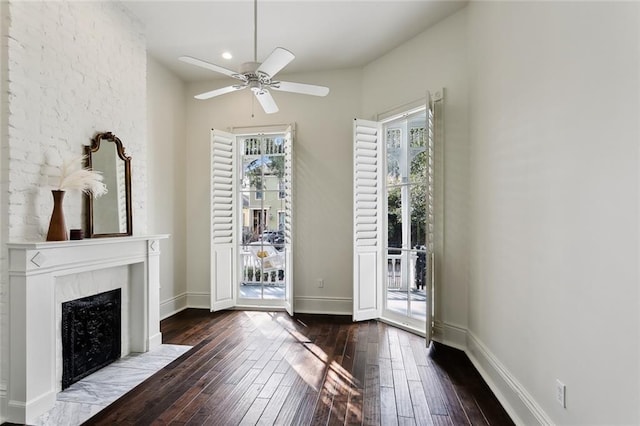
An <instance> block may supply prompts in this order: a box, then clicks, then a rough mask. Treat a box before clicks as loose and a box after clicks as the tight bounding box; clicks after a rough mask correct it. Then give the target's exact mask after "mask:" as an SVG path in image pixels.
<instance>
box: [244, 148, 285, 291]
mask: <svg viewBox="0 0 640 426" xmlns="http://www.w3.org/2000/svg"><path fill="white" fill-rule="evenodd" d="M284 144H285V139H284V137H282V136H271V135H269V136H252V137H246V138H243V139H242V140H241V147H240V148H241V149H240V152H241V153H242V161H241V164H242V170H241V176H242V185H241V186H242V191H241V193H242V234H243V238H242V244H241V247H240V250H239V253H240V257H241V259H240V274H239V275H240V282H239V287H240V289H239V295H240V299H245V302H247V301H249V300H252V301H255V302H258V301H262V300H270V301H276V300H277V301H284V299H285V276H284V274H285V270H286V267H285V260H286V258H287V257H286V250H285V245H284V231H283V229H282V224H283V217H284V213H285V212H286V208H287V206H286V205H285V199H284V196H283V188H284V180H285V166H284Z"/></svg>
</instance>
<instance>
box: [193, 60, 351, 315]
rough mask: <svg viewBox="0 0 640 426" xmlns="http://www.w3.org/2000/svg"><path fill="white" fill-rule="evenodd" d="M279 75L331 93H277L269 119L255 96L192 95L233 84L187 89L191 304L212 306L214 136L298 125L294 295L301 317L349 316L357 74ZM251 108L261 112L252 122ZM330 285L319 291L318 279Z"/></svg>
mask: <svg viewBox="0 0 640 426" xmlns="http://www.w3.org/2000/svg"><path fill="white" fill-rule="evenodd" d="M278 77H279V78H281V79H283V80H287V81H296V82H301V83H310V84H322V85H326V86H328V87H330V88H331V93H330V94H329V95H328V96H327V97H326V98H317V97H312V96H304V95H296V94H290V93H284V92H275V93H274V98H275V99H276V102H277V103H278V106H279V107H280V112H278V113H276V114H271V115H266V114H264V113H263V111H262V110H261V108H260V105H259V104H258V103H257V102H253V101H252V94H251V92H249V91H243V92H236V93H231V94H228V95H225V96H224V97H221V98H218V99H215V100H211V101H198V100H195V99H193V98H192V96H193V95H194V94H196V93H200V92H203V91H206V90H211V89H213V88H216V87H221V86H223V85H224V84H226V83H228V81H220V80H217V81H211V82H208V83H195V84H190V85H189V86H188V89H187V94H188V95H189V98H190V99H189V101H188V106H187V128H188V130H187V136H188V138H187V139H188V144H187V165H188V169H187V186H188V188H189V190H188V192H187V216H188V217H189V221H188V224H187V235H188V236H189V240H188V245H187V254H188V256H187V282H188V292H189V295H188V296H189V305H190V306H203V307H208V306H209V290H210V279H209V277H210V272H209V268H210V262H209V256H210V251H209V232H210V231H209V186H208V179H209V139H210V131H211V129H212V128H218V129H221V130H228V128H229V127H245V126H258V125H269V124H288V123H295V124H296V133H295V138H294V172H293V178H294V202H293V209H294V213H293V214H294V253H295V255H294V297H295V300H294V302H295V307H294V309H295V310H296V311H298V312H302V311H308V312H337V313H344V314H350V313H351V293H352V288H351V287H352V285H351V282H352V279H351V277H352V257H353V256H352V248H351V247H352V217H351V216H352V211H353V208H352V204H353V198H352V165H351V162H352V154H351V152H352V141H351V139H352V135H351V133H352V130H351V126H352V121H353V118H354V117H356V116H357V115H358V113H359V110H360V99H361V90H360V86H361V74H360V71H359V70H338V71H331V72H319V73H310V74H298V75H282V76H280V75H279V76H278ZM252 111H253V113H254V115H255V117H254V118H252V117H251V114H252ZM318 278H323V279H324V280H325V286H324V288H317V284H316V282H317V281H316V280H317V279H318Z"/></svg>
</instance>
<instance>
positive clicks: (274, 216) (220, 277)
mask: <svg viewBox="0 0 640 426" xmlns="http://www.w3.org/2000/svg"><path fill="white" fill-rule="evenodd" d="M292 170H293V169H292V131H291V127H290V126H287V127H286V128H283V129H282V130H281V131H276V132H272V133H263V132H261V133H252V134H232V133H228V132H223V131H219V130H212V134H211V231H212V232H211V309H212V310H213V311H216V310H220V309H229V308H232V307H236V306H250V307H265V308H278V307H281V308H285V309H286V310H287V311H288V312H289V314H291V315H292V314H293V280H292V278H293V276H292V273H293V268H292V266H293V265H292V234H291V233H292Z"/></svg>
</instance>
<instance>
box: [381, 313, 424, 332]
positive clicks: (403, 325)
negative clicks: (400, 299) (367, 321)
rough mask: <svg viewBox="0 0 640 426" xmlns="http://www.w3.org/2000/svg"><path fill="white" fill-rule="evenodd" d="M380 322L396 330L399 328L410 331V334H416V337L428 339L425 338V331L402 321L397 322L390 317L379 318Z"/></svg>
mask: <svg viewBox="0 0 640 426" xmlns="http://www.w3.org/2000/svg"><path fill="white" fill-rule="evenodd" d="M378 321H380V322H383V323H385V324H389V325H392V326H394V327H395V328H399V329H401V330H404V331H408V332H409V333H413V334H416V335H418V336H420V337H426V336H425V330H423V329H420V328H417V327H412V326H410V325H409V324H406V323H402V322H400V321H396V320H394V319H391V318H389V317H380V318H378Z"/></svg>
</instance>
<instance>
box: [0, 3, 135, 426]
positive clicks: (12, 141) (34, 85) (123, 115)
mask: <svg viewBox="0 0 640 426" xmlns="http://www.w3.org/2000/svg"><path fill="white" fill-rule="evenodd" d="M2 15H3V16H2V33H3V40H2V45H3V47H2V49H3V52H2V53H3V57H4V58H6V60H5V61H3V65H2V70H1V73H0V76H2V79H3V81H2V83H1V86H0V87H1V88H2V91H3V98H4V100H3V103H4V105H3V106H4V107H5V116H6V121H3V123H2V124H3V129H2V135H3V137H2V150H1V153H2V163H1V164H2V169H1V177H2V189H3V193H2V196H1V197H0V203H1V208H2V212H1V214H2V218H3V220H2V222H1V223H2V229H1V230H0V238H2V242H3V244H2V253H1V254H0V262H1V264H2V271H3V272H2V276H1V277H0V279H1V282H0V322H1V324H2V327H1V329H0V331H1V338H2V345H1V346H2V350H1V351H0V361H1V365H2V369H1V373H2V374H1V377H0V397H2V396H4V389H6V377H7V371H8V368H9V366H8V365H7V359H8V357H7V349H6V348H7V346H8V335H7V334H8V333H7V331H8V327H7V303H8V295H7V293H8V289H7V281H8V278H7V251H6V248H5V245H4V243H6V242H8V241H43V240H44V239H45V237H46V233H47V228H48V224H49V219H50V215H51V210H52V207H53V204H52V196H51V189H55V187H56V183H57V180H58V179H57V178H58V176H59V173H60V166H61V164H62V159H63V158H66V157H73V156H76V155H80V154H81V153H82V145H87V144H89V143H90V140H91V138H92V137H93V135H94V134H95V133H97V132H102V131H112V132H114V133H115V134H116V135H117V136H118V137H119V138H120V139H121V140H122V141H123V143H124V145H125V148H126V152H127V154H128V155H129V156H131V157H132V175H133V179H132V189H133V192H132V199H133V222H134V233H136V234H143V233H145V232H146V222H147V221H146V192H147V188H146V186H147V184H146V181H147V152H146V149H147V124H146V60H147V59H146V46H145V38H144V35H143V32H142V26H141V24H140V23H139V22H138V21H137V20H136V19H135V17H133V16H132V15H131V14H130V13H129V12H128V11H126V9H124V8H123V7H122V6H121V5H119V4H118V3H116V2H44V1H42V2H23V1H10V2H9V3H8V4H5V5H3V9H2ZM64 212H65V218H66V222H67V227H69V228H79V227H81V226H82V223H83V222H82V201H81V195H80V194H77V193H68V194H66V196H65V202H64ZM3 414H4V413H0V421H2V420H3V419H4V415H3Z"/></svg>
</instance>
